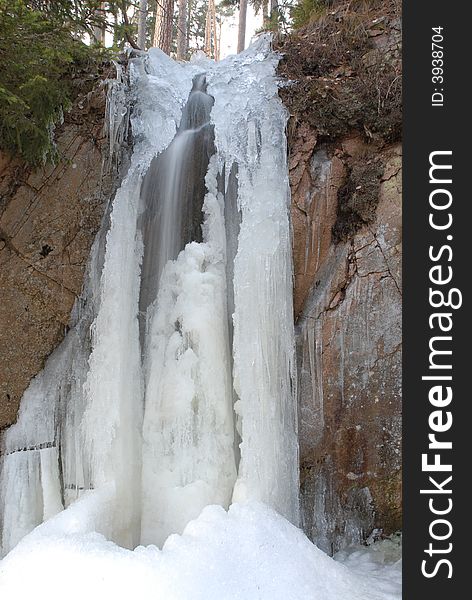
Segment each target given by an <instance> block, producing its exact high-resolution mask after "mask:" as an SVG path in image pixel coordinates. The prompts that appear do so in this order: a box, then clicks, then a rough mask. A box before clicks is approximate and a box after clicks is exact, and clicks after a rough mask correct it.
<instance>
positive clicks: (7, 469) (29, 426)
mask: <svg viewBox="0 0 472 600" xmlns="http://www.w3.org/2000/svg"><path fill="white" fill-rule="evenodd" d="M192 69H193V73H194V74H195V73H197V72H199V68H198V67H192ZM129 78H130V88H129V96H131V97H129V96H128V102H130V103H131V104H134V105H135V110H134V112H133V116H132V119H131V123H132V128H133V134H134V140H135V151H134V153H133V157H132V162H131V166H130V168H129V171H128V175H127V176H126V177H125V179H124V181H123V183H122V186H121V188H120V190H119V191H118V193H117V195H116V197H115V200H114V202H113V207H112V210H111V215H110V218H109V221H108V219H107V220H106V222H105V224H104V227H105V228H106V229H108V225H109V231H108V234H107V236H106V243H105V245H106V250H105V251H104V252H103V249H102V248H98V245H97V248H96V252H93V253H92V265H91V270H90V273H91V276H90V277H89V281H88V283H87V285H86V287H85V290H84V296H83V298H81V299H79V301H78V303H77V306H76V309H75V311H74V316H73V322H72V328H71V330H70V332H69V334H68V335H67V336H66V339H65V340H64V342H63V344H62V345H61V346H60V347H59V348H58V349H57V350H56V352H55V353H54V354H53V355H52V356H51V358H50V359H49V360H48V361H47V364H46V367H45V369H44V370H43V371H42V373H40V374H39V375H38V377H37V378H36V379H35V380H34V381H33V382H32V383H31V385H30V388H29V389H28V390H27V392H26V393H25V395H24V398H23V400H22V406H21V410H20V414H19V418H18V422H17V424H16V425H15V426H13V427H12V428H10V429H9V430H8V431H7V432H6V433H5V435H4V440H3V446H4V448H3V454H4V456H3V459H2V473H1V480H0V489H1V490H2V492H1V497H0V502H1V505H0V506H1V514H2V518H1V520H0V523H1V525H2V539H3V544H2V548H3V550H2V552H3V553H6V552H7V551H8V550H9V549H10V548H11V547H12V546H13V545H14V544H16V542H17V541H18V540H19V539H20V538H21V537H22V536H23V535H25V534H26V533H28V531H30V530H31V529H32V528H33V527H35V526H36V525H38V524H39V523H41V521H43V520H44V519H47V518H48V517H49V516H51V514H52V513H53V512H55V511H57V510H59V509H60V508H61V507H62V505H63V504H65V505H66V506H67V505H68V504H69V503H70V502H72V501H73V500H75V499H76V498H77V497H78V496H79V495H80V494H82V493H83V492H84V491H85V490H87V489H90V488H97V487H98V488H100V486H104V485H106V487H107V489H108V490H109V489H110V484H111V487H112V489H114V488H116V491H118V495H117V496H115V498H120V500H119V501H117V500H115V502H114V503H111V504H109V505H108V506H106V508H105V507H103V509H104V510H106V511H107V515H106V516H105V515H103V522H104V523H108V525H107V526H106V527H104V529H102V530H101V531H102V532H103V533H105V534H106V535H107V536H109V537H110V538H112V539H116V540H117V541H119V542H121V543H123V544H125V545H132V544H134V542H135V541H136V539H137V537H138V535H139V516H138V513H139V509H138V510H136V507H135V505H134V503H133V498H132V497H133V495H136V489H139V485H137V483H136V480H135V479H134V478H135V474H136V473H137V474H139V472H140V450H139V440H140V433H139V427H140V415H141V412H142V388H141V384H140V381H141V374H140V366H139V360H140V359H139V354H140V353H139V344H138V338H137V289H138V286H137V279H138V272H139V263H140V258H141V248H142V246H141V241H140V239H139V235H138V234H137V229H136V222H137V211H138V200H139V191H140V185H141V179H142V175H143V173H144V172H145V171H146V169H147V167H148V166H149V164H150V162H151V160H152V158H153V156H155V154H157V153H159V152H160V151H162V150H163V149H164V148H165V147H166V146H167V145H168V144H169V143H170V141H171V140H172V138H173V136H174V135H175V132H176V130H177V127H178V125H179V122H180V118H181V111H182V107H183V105H184V104H185V102H186V99H187V97H188V93H189V91H190V89H191V85H192V77H191V76H188V74H187V73H186V72H184V70H183V68H182V67H181V66H180V65H178V64H177V63H174V62H173V61H171V60H170V59H169V58H168V57H165V55H163V54H162V53H160V52H159V51H153V52H151V53H150V56H149V57H147V58H145V57H141V58H138V59H134V60H132V61H131V64H130V74H129ZM115 87H116V86H115ZM121 92H122V89H119V90H116V89H115V90H114V93H115V95H116V94H118V97H115V100H116V101H117V102H115V104H116V106H115V108H117V110H114V109H113V110H111V109H110V110H109V111H108V114H109V116H110V118H113V119H117V120H118V122H122V117H123V115H122V114H121V113H120V111H119V110H118V109H119V108H120V106H121V105H122V103H123V97H122V96H123V94H122V93H121ZM156 97H158V98H159V97H161V98H163V99H165V102H162V104H161V103H156V101H155V98H156ZM117 111H118V112H117ZM115 113H116V114H115ZM118 122H117V123H114V124H110V127H109V129H110V131H112V132H116V131H117V128H118V129H119V127H120V126H119V123H118ZM115 125H116V126H115ZM114 135H115V134H114ZM117 135H118V134H117ZM102 234H103V232H101V235H102ZM103 255H104V256H103ZM102 266H103V272H102V273H101V276H100V272H101V271H102ZM95 267H97V268H98V272H97V270H96V269H95ZM83 302H85V303H86V304H87V305H88V306H90V307H91V312H90V310H88V309H87V310H85V311H83V310H82V309H81V304H82V303H83ZM93 319H94V323H93V328H92V329H93V344H92V354H91V356H90V364H89V362H88V361H89V354H90V339H89V337H90V336H89V326H90V323H91V320H93ZM84 384H86V385H84ZM23 448H27V449H28V450H27V451H24V452H23V451H22V452H16V451H17V450H18V449H23ZM46 455H47V456H46ZM133 466H134V467H135V468H134V469H133ZM133 485H137V488H135V489H134V490H133V489H132V486H133ZM120 492H121V493H120ZM54 494H56V496H55V497H54V498H53V495H54ZM139 504H140V503H139V501H138V507H139ZM109 515H111V516H112V517H113V518H112V519H111V520H110V519H108V516H109Z"/></svg>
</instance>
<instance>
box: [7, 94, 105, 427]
mask: <svg viewBox="0 0 472 600" xmlns="http://www.w3.org/2000/svg"><path fill="white" fill-rule="evenodd" d="M104 112H105V89H104V87H103V86H100V87H99V88H97V89H96V90H95V91H94V92H93V93H90V94H88V95H87V96H86V97H84V98H81V99H80V101H77V103H76V105H75V106H74V108H73V109H72V111H71V112H70V113H69V114H67V115H66V117H65V122H64V124H63V125H62V126H61V127H59V128H58V129H57V132H56V143H57V147H58V152H59V157H60V158H59V161H58V164H57V165H55V166H52V165H48V166H46V167H45V168H43V169H38V170H34V171H33V170H31V169H30V168H28V167H27V166H25V165H24V164H22V163H21V162H20V161H18V160H15V159H12V158H10V157H8V156H6V155H3V154H2V155H1V157H0V295H1V299H0V348H1V355H2V360H1V362H0V429H1V428H4V427H6V426H8V425H9V424H11V423H12V422H14V421H15V419H16V414H17V410H18V406H19V401H20V399H21V396H22V394H23V391H24V390H25V388H26V387H27V386H28V384H29V382H30V380H31V379H32V377H34V376H35V375H36V374H37V373H38V372H39V371H40V369H41V368H42V366H43V364H44V361H45V359H46V358H47V356H48V355H49V354H50V353H51V352H52V350H54V348H55V347H56V346H57V344H58V343H59V342H60V340H61V339H62V337H63V335H64V333H65V330H66V327H67V324H68V322H69V316H70V312H71V309H72V306H73V304H74V301H75V299H76V297H77V295H78V294H79V293H80V290H81V287H82V282H83V276H84V270H85V266H86V263H87V260H88V257H89V253H90V248H91V245H92V242H93V240H94V237H95V234H96V232H97V230H98V228H99V225H100V222H101V219H102V215H103V212H104V208H105V204H106V201H107V199H108V197H109V195H110V191H111V189H112V186H113V182H112V178H111V176H110V175H109V174H105V173H104V171H103V164H102V163H103V160H102V158H103V152H105V151H106V148H105V144H106V140H105V137H104V134H103V118H104Z"/></svg>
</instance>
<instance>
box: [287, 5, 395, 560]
mask: <svg viewBox="0 0 472 600" xmlns="http://www.w3.org/2000/svg"><path fill="white" fill-rule="evenodd" d="M400 41H401V29H400V20H399V6H398V3H396V2H377V3H376V2H373V3H368V5H365V6H364V8H362V9H361V10H359V11H357V12H355V13H353V12H352V8H351V7H349V6H347V7H346V3H338V5H337V6H335V7H334V8H333V9H332V10H331V12H329V13H327V14H326V15H325V16H324V17H323V18H321V19H320V20H319V21H317V22H314V23H312V24H310V25H308V26H307V27H305V28H304V29H303V30H301V31H299V32H297V33H296V34H294V35H293V36H291V37H289V38H286V39H284V40H283V41H282V42H281V43H280V45H279V49H280V50H281V51H282V52H283V54H284V58H283V60H282V63H281V66H280V73H281V75H283V76H284V77H285V78H286V79H288V80H289V81H290V82H291V84H290V85H288V86H287V87H285V88H283V89H282V91H281V96H282V99H283V100H284V102H285V104H286V106H287V108H288V110H289V112H290V121H289V161H290V164H289V168H290V186H291V191H292V209H291V210H292V223H293V252H294V270H295V280H294V305H295V319H296V335H297V359H298V378H299V381H298V393H299V432H300V473H301V508H302V520H303V522H302V525H303V528H304V529H305V531H306V533H307V534H308V535H309V536H310V537H311V538H312V539H313V540H314V541H315V542H316V543H317V544H318V545H319V546H320V547H321V548H322V549H324V550H325V551H327V552H329V553H331V552H335V551H337V550H338V549H340V548H341V547H344V546H346V545H348V544H350V543H359V542H360V541H362V540H364V539H365V538H366V537H367V536H369V535H370V534H371V533H372V532H374V535H381V534H389V533H392V532H394V531H396V530H398V529H400V528H401V256H402V255H401V144H400V134H401V90H400V75H401V64H400Z"/></svg>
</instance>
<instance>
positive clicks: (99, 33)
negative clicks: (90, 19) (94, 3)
mask: <svg viewBox="0 0 472 600" xmlns="http://www.w3.org/2000/svg"><path fill="white" fill-rule="evenodd" d="M95 15H96V16H97V17H98V18H105V15H106V11H105V2H100V8H97V10H96V11H95ZM93 37H94V40H95V42H96V43H97V44H101V45H102V46H104V45H105V25H95V27H94V28H93Z"/></svg>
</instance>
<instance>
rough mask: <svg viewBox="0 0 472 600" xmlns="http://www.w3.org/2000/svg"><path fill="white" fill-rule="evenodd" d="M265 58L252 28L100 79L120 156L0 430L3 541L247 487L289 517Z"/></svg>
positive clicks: (282, 189) (133, 516)
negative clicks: (97, 219) (54, 340)
mask: <svg viewBox="0 0 472 600" xmlns="http://www.w3.org/2000/svg"><path fill="white" fill-rule="evenodd" d="M277 62H278V56H277V55H276V54H274V53H273V52H271V50H270V41H269V38H267V37H261V38H260V39H259V40H258V41H257V42H256V43H255V44H254V45H253V46H252V47H251V48H250V49H249V50H248V51H246V52H244V53H242V54H240V55H238V56H235V57H229V58H228V59H225V60H224V61H221V62H220V63H214V62H212V61H209V60H207V59H197V60H195V61H193V62H190V63H185V64H184V63H176V62H174V61H173V60H172V59H170V58H169V57H168V56H166V55H165V54H163V53H162V52H161V51H159V50H157V49H152V50H150V51H149V53H147V54H146V55H144V54H141V55H139V56H138V57H136V58H133V59H131V60H130V65H129V75H128V78H129V81H128V83H127V84H126V86H125V84H121V85H115V87H114V93H115V94H117V95H118V96H119V101H117V107H118V110H119V115H117V116H116V115H115V116H116V118H117V119H118V120H120V119H121V120H122V119H123V115H124V112H123V110H122V109H123V98H124V97H125V96H126V98H127V102H128V105H127V106H124V109H125V110H130V111H131V117H130V119H131V130H132V135H133V141H134V146H133V155H132V157H131V162H130V166H129V169H128V172H127V174H126V176H125V177H124V179H123V181H122V185H121V187H120V189H119V190H118V192H117V193H116V196H115V198H114V199H113V202H112V203H111V205H110V207H109V210H108V211H107V214H106V216H105V218H104V222H103V226H102V229H101V232H100V233H99V235H98V237H97V240H96V241H95V244H94V247H93V249H92V254H91V259H90V264H89V267H88V272H87V276H86V281H85V285H84V291H83V294H82V296H81V298H80V299H78V301H77V303H76V306H75V309H74V314H73V316H72V320H71V328H70V331H69V333H68V334H67V335H66V338H65V339H64V341H63V342H62V344H61V345H60V346H59V347H58V348H57V349H56V351H55V352H54V353H53V354H52V355H51V357H50V358H49V359H48V361H47V363H46V365H45V367H44V369H43V371H42V372H41V373H40V374H39V375H38V376H37V377H36V378H35V379H34V380H33V381H32V382H31V384H30V386H29V388H28V390H27V391H26V392H25V394H24V397H23V399H22V403H21V408H20V413H19V416H18V421H17V423H16V424H15V425H13V426H12V427H10V428H9V429H8V430H7V431H5V432H4V434H3V437H2V458H1V463H2V464H1V474H0V525H1V544H2V553H3V554H6V553H7V552H9V551H10V550H11V549H12V548H13V547H14V546H15V545H16V544H17V543H18V542H19V541H20V540H21V539H22V538H23V537H24V536H26V535H27V534H28V533H29V532H31V531H32V530H33V528H34V527H36V526H37V525H39V524H40V523H42V522H44V521H48V519H50V518H51V517H52V516H54V515H58V516H57V517H56V518H55V519H52V520H51V521H50V525H48V523H49V521H48V522H47V523H46V524H45V527H46V528H47V527H48V526H49V527H50V528H51V531H52V530H54V531H57V530H58V529H59V530H60V531H61V532H62V533H74V532H77V531H95V532H99V533H102V534H103V535H105V536H106V537H107V538H108V539H109V540H113V541H114V542H116V543H117V544H119V545H121V546H124V547H128V548H134V547H136V546H137V545H139V544H157V545H162V544H163V543H164V542H165V540H166V539H167V537H168V536H169V535H170V534H172V533H182V531H183V530H184V528H185V527H186V525H187V524H188V522H189V521H191V520H192V519H195V518H197V517H198V516H199V514H200V513H201V512H202V510H203V509H204V508H205V507H206V506H207V505H214V504H217V505H220V506H222V507H223V508H225V509H227V508H228V507H229V506H230V505H231V504H232V503H235V502H238V503H244V502H246V501H249V500H257V501H261V502H263V503H265V504H267V505H268V506H270V507H272V508H274V509H275V510H276V511H278V512H279V513H280V514H281V515H283V516H284V517H286V518H287V519H289V520H291V521H292V522H293V523H295V524H297V522H298V454H297V448H298V444H297V435H296V407H295V389H294V385H295V384H294V382H295V377H294V368H295V367H294V331H293V312H292V262H291V243H290V241H291V240H290V224H289V216H288V208H289V186H288V174H287V157H286V139H285V125H286V118H287V115H286V113H285V110H284V108H283V106H282V104H281V102H280V100H279V98H278V94H277V80H276V77H275V69H276V66H277ZM113 101H114V99H113V98H111V100H110V102H111V103H113ZM131 107H132V108H131ZM114 112H116V111H114V110H109V113H110V114H111V115H112V116H113V113H114ZM109 129H110V131H114V132H115V135H117V136H118V137H119V134H118V133H116V131H117V124H116V123H115V124H113V123H111V124H110V127H109Z"/></svg>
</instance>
